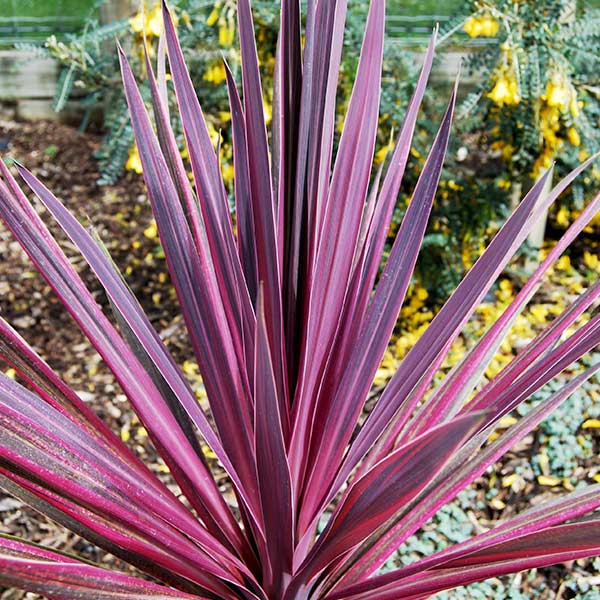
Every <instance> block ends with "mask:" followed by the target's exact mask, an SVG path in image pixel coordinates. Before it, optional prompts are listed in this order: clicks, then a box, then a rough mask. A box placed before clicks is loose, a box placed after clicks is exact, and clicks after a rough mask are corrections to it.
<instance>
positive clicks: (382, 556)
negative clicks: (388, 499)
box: [336, 362, 600, 585]
mask: <svg viewBox="0 0 600 600" xmlns="http://www.w3.org/2000/svg"><path fill="white" fill-rule="evenodd" d="M598 371H600V362H599V363H597V364H595V365H594V366H592V367H590V368H588V369H586V371H584V372H583V373H581V374H579V375H577V376H576V377H574V378H573V379H572V380H571V381H569V382H568V383H567V384H566V385H565V386H564V387H563V388H561V389H560V390H559V391H557V392H555V393H554V394H552V396H550V397H549V398H547V399H546V400H545V401H544V402H541V403H539V404H538V405H537V406H536V407H534V408H533V409H532V410H531V411H530V412H529V413H528V414H527V415H526V416H524V417H522V418H521V419H519V421H518V422H517V423H516V424H515V425H513V426H512V427H511V428H509V429H508V430H507V431H505V432H503V433H502V434H501V435H500V437H499V438H498V439H496V440H495V441H493V442H492V443H490V444H488V445H487V446H486V447H485V448H483V449H482V450H481V451H480V452H479V453H478V454H476V456H475V457H473V453H474V452H475V451H476V450H477V448H478V447H479V446H480V445H481V444H482V443H483V442H484V441H485V440H486V438H487V436H488V435H489V434H490V433H491V432H492V429H493V428H488V430H486V431H485V432H482V434H480V435H479V436H478V439H476V440H473V441H471V442H469V443H468V444H466V445H465V446H464V447H463V448H461V449H460V450H459V451H458V452H457V453H456V454H455V455H454V456H453V457H452V459H451V460H450V462H449V463H448V465H447V466H446V468H445V469H444V470H443V471H442V472H440V473H438V474H437V476H436V478H435V479H434V480H433V482H432V483H431V485H430V486H428V488H427V489H426V490H424V492H423V493H422V494H421V495H420V496H418V497H417V498H416V500H415V502H414V503H412V504H411V505H409V506H407V507H406V508H405V510H404V511H403V512H402V513H400V514H399V515H397V517H396V518H394V519H392V520H390V522H388V523H387V524H386V525H385V527H383V528H380V530H378V531H374V532H373V534H372V535H371V536H370V538H369V540H368V541H367V542H366V543H365V544H364V545H363V547H361V548H360V549H359V550H358V551H357V552H356V553H355V555H354V556H353V558H352V559H351V561H349V563H348V564H347V565H346V566H345V568H344V570H343V573H344V579H345V581H346V585H348V584H349V583H353V582H356V581H359V580H362V579H365V578H366V577H367V576H369V575H370V574H371V573H373V572H374V571H376V570H377V569H378V568H379V567H380V566H381V565H382V564H383V563H384V562H385V561H386V560H387V559H388V557H389V556H391V554H393V553H394V552H395V551H396V549H397V548H398V547H399V546H400V545H401V544H402V543H403V542H404V541H406V540H407V539H408V538H409V537H410V536H411V535H412V534H413V533H415V532H416V531H417V530H418V529H419V528H420V527H422V526H423V525H424V524H425V523H427V521H428V520H429V519H430V518H431V517H432V516H433V515H434V514H435V513H436V512H437V511H438V510H439V509H440V508H441V507H442V506H444V505H445V504H447V503H448V502H450V501H451V500H452V499H453V498H454V497H455V496H456V494H458V492H459V491H460V490H462V489H464V488H465V487H466V486H468V485H469V484H471V483H472V482H473V481H475V479H476V478H477V477H479V476H480V475H482V474H483V473H484V472H485V470H486V469H487V468H488V467H489V466H490V465H493V464H494V463H495V462H496V461H497V460H499V458H500V457H502V456H503V455H504V454H505V453H506V452H507V451H508V450H509V449H510V448H511V447H513V446H514V445H515V444H517V443H518V442H519V441H520V440H522V439H523V438H524V437H525V436H526V435H527V434H528V433H529V432H531V431H532V430H533V429H534V428H535V427H537V425H539V423H541V422H542V421H543V420H544V419H545V418H547V417H548V415H550V414H551V413H552V412H553V411H554V410H556V409H557V408H558V407H559V406H560V405H561V404H562V403H563V402H564V401H565V400H566V399H567V398H569V396H570V395H571V394H572V393H573V392H574V391H575V390H576V389H577V388H579V386H581V385H582V384H583V383H584V382H585V381H587V380H588V379H589V378H590V377H592V376H594V375H595V374H596V373H597V372H598ZM583 512H586V511H583ZM581 514H583V513H582V512H579V513H577V514H574V515H573V516H579V515H581ZM573 516H572V517H566V518H573ZM558 522H561V521H558ZM341 574H342V573H338V574H337V575H336V581H337V580H339V579H340V576H341Z"/></svg>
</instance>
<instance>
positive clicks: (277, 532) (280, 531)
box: [254, 290, 294, 597]
mask: <svg viewBox="0 0 600 600" xmlns="http://www.w3.org/2000/svg"><path fill="white" fill-rule="evenodd" d="M255 348H256V359H255V366H254V389H255V414H254V419H255V446H256V448H255V452H256V468H257V471H258V481H259V488H260V499H261V505H262V513H263V521H264V525H265V538H266V546H267V551H268V557H265V558H267V560H266V561H265V563H264V565H263V587H264V588H265V591H266V592H267V594H269V595H273V596H276V597H278V596H280V595H281V593H282V591H283V589H284V584H285V582H286V581H287V580H289V579H290V577H291V574H292V557H293V552H294V546H293V531H294V526H293V514H294V510H293V504H292V488H291V481H290V470H289V465H288V462H287V455H286V452H285V441H284V439H283V431H282V428H281V416H280V415H279V402H278V399H277V386H276V384H275V373H274V371H273V362H272V359H271V353H270V349H269V340H268V336H267V330H266V323H265V317H264V312H263V297H262V290H259V295H258V306H257V325H256V340H255Z"/></svg>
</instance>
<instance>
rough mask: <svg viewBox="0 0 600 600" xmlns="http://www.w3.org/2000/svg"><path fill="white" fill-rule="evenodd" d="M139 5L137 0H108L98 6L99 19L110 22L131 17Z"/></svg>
mask: <svg viewBox="0 0 600 600" xmlns="http://www.w3.org/2000/svg"><path fill="white" fill-rule="evenodd" d="M138 5H139V0H138V1H136V0H108V2H104V3H103V4H102V6H101V7H100V21H101V22H102V23H112V22H114V21H120V20H121V19H126V18H127V17H131V15H132V14H133V13H134V12H135V9H136V8H137V6H138Z"/></svg>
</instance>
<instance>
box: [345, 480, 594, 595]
mask: <svg viewBox="0 0 600 600" xmlns="http://www.w3.org/2000/svg"><path fill="white" fill-rule="evenodd" d="M599 492H600V484H596V485H590V486H587V487H584V488H582V489H580V490H577V491H575V492H572V493H570V494H566V495H565V496H561V497H559V498H555V499H553V500H551V501H550V502H545V503H544V504H541V505H539V506H536V507H534V508H532V509H529V510H527V511H526V512H524V513H522V514H520V515H518V516H517V517H515V518H512V519H510V520H509V521H505V522H503V523H501V524H500V525H498V526H496V527H494V528H493V529H490V530H489V531H486V532H485V533H481V534H479V535H475V536H473V537H472V538H470V539H468V540H466V541H464V542H461V543H459V544H454V545H453V546H449V547H448V548H446V549H445V550H442V551H440V552H436V553H435V554H432V555H430V556H427V557H425V558H422V559H421V560H418V561H415V562H414V563H411V564H409V565H406V566H405V567H402V568H400V569H397V570H396V571H392V572H390V573H385V574H384V575H381V576H379V577H376V578H373V579H370V580H367V581H366V582H364V583H362V584H360V585H357V586H353V587H352V589H353V590H354V593H355V592H356V591H358V590H359V589H364V588H365V587H368V586H369V584H377V586H382V585H387V584H388V583H393V582H394V581H398V580H400V579H401V578H406V577H409V576H411V575H414V574H417V573H421V572H423V571H426V570H430V569H433V568H439V567H441V566H443V567H446V566H447V564H448V563H449V562H450V561H453V560H458V559H461V558H463V557H468V556H470V555H471V554H473V553H474V552H477V551H479V550H484V549H487V548H489V547H491V546H496V545H497V544H500V543H506V542H511V541H513V540H516V539H517V538H520V537H522V536H524V535H529V534H531V533H534V532H536V531H539V530H541V529H544V528H547V527H553V526H555V525H560V524H562V523H564V522H566V521H569V520H573V519H576V518H579V517H581V516H583V515H585V514H587V513H590V512H592V511H594V510H596V509H597V508H598V507H600V493H599ZM346 589H347V588H346Z"/></svg>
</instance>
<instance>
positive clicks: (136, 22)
mask: <svg viewBox="0 0 600 600" xmlns="http://www.w3.org/2000/svg"><path fill="white" fill-rule="evenodd" d="M145 24H146V21H145V19H144V14H143V13H142V11H141V10H140V12H138V13H137V14H136V15H135V16H134V17H131V19H129V25H130V26H131V29H133V31H134V32H135V33H141V32H142V31H144V25H145Z"/></svg>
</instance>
